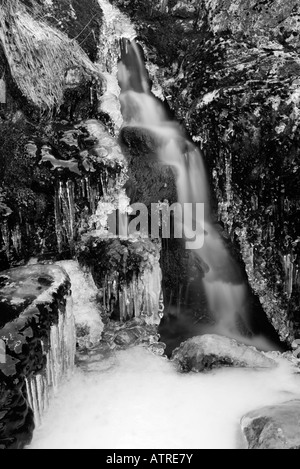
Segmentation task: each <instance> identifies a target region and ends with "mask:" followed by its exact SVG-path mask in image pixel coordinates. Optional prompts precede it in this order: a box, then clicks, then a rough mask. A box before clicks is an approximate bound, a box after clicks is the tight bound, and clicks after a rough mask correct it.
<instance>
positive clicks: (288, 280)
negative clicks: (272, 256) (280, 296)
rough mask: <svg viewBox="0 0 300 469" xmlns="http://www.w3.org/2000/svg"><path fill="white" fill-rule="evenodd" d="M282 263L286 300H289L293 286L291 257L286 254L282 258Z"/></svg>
mask: <svg viewBox="0 0 300 469" xmlns="http://www.w3.org/2000/svg"><path fill="white" fill-rule="evenodd" d="M283 262H284V271H285V291H286V293H287V296H288V298H291V296H292V293H293V286H294V263H293V256H292V255H291V254H287V255H286V256H284V257H283Z"/></svg>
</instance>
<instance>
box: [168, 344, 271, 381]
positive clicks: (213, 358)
mask: <svg viewBox="0 0 300 469" xmlns="http://www.w3.org/2000/svg"><path fill="white" fill-rule="evenodd" d="M172 360H173V361H174V362H175V364H176V366H177V368H178V370H179V371H181V372H189V371H194V372H196V373H198V372H205V371H210V370H212V369H214V368H222V367H224V366H230V367H238V368H240V367H242V368H272V367H274V366H276V362H275V361H274V360H273V359H271V358H268V357H267V356H266V355H265V354H263V353H262V352H259V351H258V350H256V349H255V348H253V347H247V346H246V345H243V344H240V343H238V342H236V341H235V340H233V339H228V338H227V337H221V336H218V335H204V336H199V337H194V338H192V339H189V340H187V341H186V342H184V343H183V344H181V346H180V347H179V348H178V349H176V350H174V352H173V355H172Z"/></svg>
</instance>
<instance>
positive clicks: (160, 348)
mask: <svg viewBox="0 0 300 469" xmlns="http://www.w3.org/2000/svg"><path fill="white" fill-rule="evenodd" d="M166 347H167V346H166V344H164V343H162V342H158V343H156V344H151V345H150V346H149V347H148V349H149V350H150V351H151V352H152V353H154V355H158V356H160V357H162V356H163V355H164V354H165V350H166Z"/></svg>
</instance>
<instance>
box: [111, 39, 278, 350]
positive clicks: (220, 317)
mask: <svg viewBox="0 0 300 469" xmlns="http://www.w3.org/2000/svg"><path fill="white" fill-rule="evenodd" d="M118 79H119V83H120V87H121V96H120V101H121V109H122V114H123V118H124V121H125V124H124V125H125V126H129V127H135V128H137V127H139V128H141V127H142V128H145V129H147V130H148V131H149V132H151V134H152V135H154V136H155V139H156V140H157V157H158V159H159V160H160V161H161V163H162V165H168V166H170V167H171V168H172V169H173V172H174V176H175V178H176V185H177V192H178V200H179V202H180V203H181V204H186V203H190V204H191V205H192V206H195V205H196V204H198V203H201V204H204V214H205V221H204V225H199V224H198V225H197V235H196V236H197V237H199V238H200V237H201V236H203V231H204V233H205V239H204V244H203V246H202V247H201V248H199V249H197V250H195V253H196V255H197V257H198V258H199V259H200V260H201V264H202V265H204V266H205V268H204V270H205V275H204V278H203V286H204V291H205V293H206V297H207V302H208V306H209V309H210V313H211V315H212V317H213V319H214V322H215V324H216V325H215V332H218V333H220V334H222V335H226V336H229V337H234V338H237V339H240V340H243V342H245V338H244V337H242V336H244V335H246V336H249V337H251V336H253V331H252V330H251V325H250V323H249V312H248V303H249V293H248V286H247V285H246V283H245V280H244V277H243V273H242V271H241V269H240V267H239V265H238V264H237V262H236V261H235V260H234V259H233V258H232V256H231V254H230V253H229V251H228V250H227V248H226V246H225V245H224V242H223V240H222V238H221V236H220V235H219V233H218V231H217V230H216V228H215V227H214V225H213V222H212V210H211V207H210V189H209V184H208V178H207V175H206V172H205V166H204V162H203V158H202V155H201V153H200V151H199V149H198V148H197V147H196V146H195V145H194V144H193V143H192V142H191V141H189V140H188V139H187V138H186V136H185V133H184V131H183V129H181V127H180V126H179V124H177V123H175V122H171V121H169V119H168V116H167V113H166V111H165V108H164V106H163V104H162V103H161V101H159V100H158V99H157V98H155V96H154V95H153V94H152V93H151V91H150V86H149V77H148V73H147V70H146V67H145V65H144V62H143V59H142V56H141V53H140V50H139V47H138V45H137V44H136V43H135V42H134V41H131V42H130V41H129V40H128V39H125V38H123V39H122V41H121V60H120V62H119V73H118ZM190 219H193V214H192V211H191V213H190ZM193 221H194V222H195V220H193ZM182 223H183V227H184V228H185V230H184V232H185V233H187V232H188V231H189V227H187V226H185V223H186V221H184V222H182ZM246 341H247V339H246ZM252 343H253V344H255V343H257V345H258V346H259V347H261V348H265V349H268V348H269V347H270V344H269V343H267V340H266V341H265V343H264V342H263V338H258V340H257V342H256V341H255V338H254V337H253V339H252Z"/></svg>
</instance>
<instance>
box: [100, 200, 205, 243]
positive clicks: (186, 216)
mask: <svg viewBox="0 0 300 469" xmlns="http://www.w3.org/2000/svg"><path fill="white" fill-rule="evenodd" d="M105 205H106V204H103V205H102V206H101V208H102V210H104V211H105ZM107 205H108V204H107ZM107 212H109V210H107ZM204 222H205V220H204V204H203V203H185V204H180V203H174V204H173V205H171V206H170V205H169V204H168V203H155V204H151V210H149V209H148V207H147V206H146V205H144V204H141V203H136V204H132V205H130V207H129V208H128V207H127V210H126V211H124V210H121V209H117V210H113V211H112V210H110V213H109V215H108V220H107V229H108V232H109V236H110V237H112V238H117V237H120V236H125V237H126V236H132V235H133V236H134V235H135V234H136V233H139V235H140V236H141V237H144V238H148V237H149V236H151V238H152V239H159V238H163V239H171V238H177V239H185V242H186V248H187V249H191V250H195V249H200V248H202V247H203V244H204V239H205V230H204Z"/></svg>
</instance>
